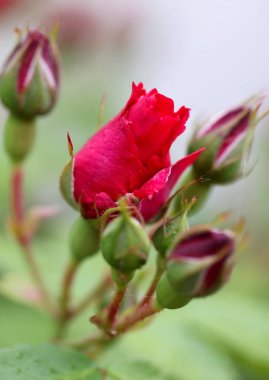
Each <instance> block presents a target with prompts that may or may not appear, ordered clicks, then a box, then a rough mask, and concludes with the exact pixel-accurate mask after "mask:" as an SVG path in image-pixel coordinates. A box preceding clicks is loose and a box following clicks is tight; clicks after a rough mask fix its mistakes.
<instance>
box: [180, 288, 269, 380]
mask: <svg viewBox="0 0 269 380" xmlns="http://www.w3.org/2000/svg"><path fill="white" fill-rule="evenodd" d="M268 315H269V307H268V306H267V305H266V304H265V305H264V304H263V303H262V302H261V301H259V300H255V299H252V298H251V297H243V296H242V295H233V294H229V292H223V294H222V295H217V296H215V297H212V298H209V299H208V300H206V301H203V300H201V301H196V302H193V303H192V304H191V307H190V308H189V309H186V313H184V314H183V316H182V317H183V319H184V322H185V323H186V324H187V325H189V326H190V328H192V329H193V330H194V331H196V332H197V333H198V334H199V333H200V335H201V334H202V335H206V336H207V337H208V338H211V342H212V344H214V342H215V345H216V344H218V345H222V347H224V348H226V351H227V352H228V353H229V354H230V355H231V356H232V357H234V358H235V361H236V362H237V361H239V362H240V364H241V366H242V364H244V365H245V366H246V367H249V368H250V369H252V370H253V371H254V372H255V371H256V372H258V373H260V374H267V377H268V378H269V323H268Z"/></svg>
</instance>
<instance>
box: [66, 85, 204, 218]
mask: <svg viewBox="0 0 269 380" xmlns="http://www.w3.org/2000/svg"><path fill="white" fill-rule="evenodd" d="M188 117H189V110H188V109H187V108H185V107H181V108H180V109H179V110H178V111H175V110H174V102H173V100H172V99H169V98H167V97H165V96H164V95H161V94H159V93H158V91H157V90H156V89H153V90H151V91H149V92H146V91H145V89H144V88H143V84H142V83H140V84H139V85H135V84H133V89H132V94H131V97H130V99H129V100H128V102H127V104H126V106H125V107H124V108H123V110H122V111H121V112H120V113H119V114H118V115H117V116H116V117H114V119H112V120H111V121H110V122H108V123H107V124H106V125H105V126H104V127H103V128H102V129H101V130H100V131H98V132H97V133H96V134H95V135H94V136H92V137H91V138H90V139H89V140H88V141H87V143H86V144H85V145H84V146H83V147H82V148H81V149H80V150H79V151H78V152H77V153H76V154H74V155H73V157H72V165H71V164H69V166H67V167H66V168H65V169H64V172H63V175H62V177H61V189H62V193H63V196H64V198H65V199H66V200H67V202H68V203H70V204H71V205H72V206H73V205H74V203H75V204H76V205H77V208H79V207H80V209H81V212H82V214H83V216H84V217H85V218H98V217H99V216H101V215H102V214H103V212H104V211H106V210H107V209H109V208H113V207H117V205H118V200H119V199H120V198H122V197H128V199H129V201H131V200H133V203H134V204H137V205H138V208H139V211H140V213H141V214H142V215H143V217H144V219H145V220H149V219H151V218H152V217H154V216H155V215H156V214H157V213H158V211H159V210H160V208H161V207H162V206H163V205H164V203H165V202H166V201H167V199H168V197H169V195H170V193H171V191H172V189H173V187H174V186H175V184H176V182H177V181H178V179H179V177H180V176H181V174H182V173H183V172H184V170H185V169H186V168H188V167H189V166H190V165H192V164H193V162H194V161H195V160H196V159H197V158H198V156H199V154H200V153H201V151H202V150H203V149H200V150H199V151H197V152H194V153H192V154H190V155H189V156H187V157H184V158H182V159H181V160H179V161H177V162H176V163H175V164H172V163H171V159H170V153H169V150H170V147H171V145H172V143H173V142H174V140H175V139H176V138H177V137H178V136H179V135H180V134H181V133H183V132H184V130H185V123H186V121H187V120H188ZM71 192H72V197H70V194H71Z"/></svg>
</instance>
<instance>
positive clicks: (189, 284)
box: [157, 229, 235, 308]
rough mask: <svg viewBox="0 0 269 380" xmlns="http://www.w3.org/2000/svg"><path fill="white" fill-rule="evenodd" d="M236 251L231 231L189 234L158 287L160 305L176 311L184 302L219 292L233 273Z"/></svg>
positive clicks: (180, 244)
mask: <svg viewBox="0 0 269 380" xmlns="http://www.w3.org/2000/svg"><path fill="white" fill-rule="evenodd" d="M234 249H235V237H234V234H233V233H232V232H231V231H227V230H225V231H221V230H217V229H202V230H194V231H191V232H190V231H189V232H188V233H187V234H186V235H185V236H184V237H183V238H182V239H181V240H180V241H179V242H178V243H177V244H176V246H175V247H174V248H173V250H172V252H171V253H170V255H169V257H168V260H167V268H166V273H165V275H164V277H163V278H162V279H161V281H160V283H159V285H158V288H157V297H158V302H159V303H160V304H161V305H162V306H164V307H167V308H177V307H180V306H178V302H179V303H180V302H181V301H182V299H183V300H185V301H186V300H187V301H190V300H191V299H192V298H194V297H204V296H207V295H209V294H212V293H214V292H215V291H217V290H218V289H219V288H220V287H221V286H223V285H224V284H225V283H226V282H227V280H228V277H229V274H230V273H231V270H232V267H233V253H234ZM185 304H186V302H185Z"/></svg>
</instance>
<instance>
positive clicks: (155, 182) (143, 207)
mask: <svg viewBox="0 0 269 380" xmlns="http://www.w3.org/2000/svg"><path fill="white" fill-rule="evenodd" d="M203 151H204V148H202V149H200V150H198V151H196V152H194V153H192V154H190V155H188V156H186V157H184V158H182V159H181V160H179V161H177V162H176V163H175V164H174V165H171V166H170V167H168V168H165V169H163V170H161V171H160V172H158V173H157V174H156V175H155V176H154V177H152V178H151V179H150V180H149V181H148V182H147V183H145V184H144V185H143V186H142V187H141V188H140V189H139V190H136V191H134V196H135V197H137V198H138V199H140V200H141V203H140V211H141V213H142V215H143V216H144V218H145V220H149V219H151V218H152V217H153V216H154V215H156V213H157V212H158V211H159V210H160V208H161V207H162V206H163V205H164V203H165V202H166V200H167V199H168V197H169V195H170V193H171V191H172V189H173V187H174V186H175V184H176V183H177V181H178V179H179V177H180V176H181V174H182V173H183V172H184V170H186V169H187V168H188V167H189V166H190V165H192V164H193V163H194V162H195V161H196V160H197V158H198V157H199V155H200V154H201V153H202V152H203Z"/></svg>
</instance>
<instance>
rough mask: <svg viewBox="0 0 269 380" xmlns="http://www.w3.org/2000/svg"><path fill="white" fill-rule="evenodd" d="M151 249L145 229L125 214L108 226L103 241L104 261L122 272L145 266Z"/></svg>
mask: <svg viewBox="0 0 269 380" xmlns="http://www.w3.org/2000/svg"><path fill="white" fill-rule="evenodd" d="M150 248H151V243H150V240H149V238H148V235H147V233H146V231H145V229H144V228H143V227H142V226H141V224H140V223H139V222H138V221H137V220H136V219H135V218H133V217H131V216H130V215H128V214H124V213H123V214H121V215H119V216H118V217H117V218H115V219H113V220H112V221H111V222H110V223H109V224H108V226H107V227H106V229H105V231H104V234H103V236H102V239H101V251H102V254H103V256H104V259H105V260H106V261H107V262H108V263H109V264H110V265H111V266H112V267H113V268H115V269H117V270H119V271H120V272H131V271H134V270H136V269H139V268H140V267H141V266H143V265H144V264H145V263H146V261H147V258H148V254H149V251H150Z"/></svg>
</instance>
